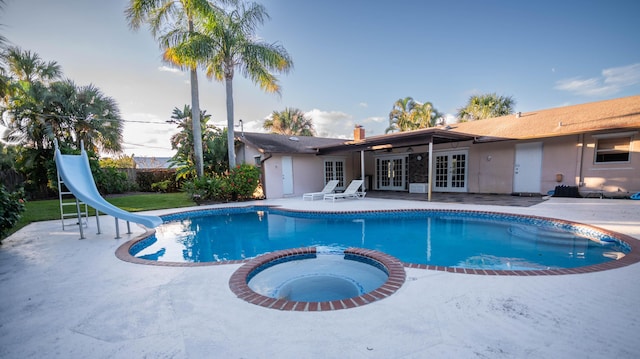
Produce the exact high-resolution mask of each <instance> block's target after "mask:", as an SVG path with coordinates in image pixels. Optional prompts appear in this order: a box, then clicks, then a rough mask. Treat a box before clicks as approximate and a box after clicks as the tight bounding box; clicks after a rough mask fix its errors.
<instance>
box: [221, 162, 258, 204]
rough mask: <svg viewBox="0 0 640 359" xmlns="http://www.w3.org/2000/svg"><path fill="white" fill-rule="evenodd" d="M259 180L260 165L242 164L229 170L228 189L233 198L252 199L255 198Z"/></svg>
mask: <svg viewBox="0 0 640 359" xmlns="http://www.w3.org/2000/svg"><path fill="white" fill-rule="evenodd" d="M259 181H260V169H259V168H258V167H256V166H252V165H248V164H241V165H238V166H236V168H234V169H232V170H231V171H230V172H229V175H228V176H227V184H228V188H227V190H228V192H229V193H230V194H231V197H232V198H233V199H238V200H243V199H250V198H253V193H254V192H255V191H256V188H257V187H258V183H259Z"/></svg>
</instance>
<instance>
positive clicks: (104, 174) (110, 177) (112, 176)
mask: <svg viewBox="0 0 640 359" xmlns="http://www.w3.org/2000/svg"><path fill="white" fill-rule="evenodd" d="M95 181H96V186H97V187H98V190H99V191H100V193H102V194H103V195H104V194H112V193H124V192H127V191H130V190H131V183H130V182H129V178H127V174H126V173H124V172H120V171H118V170H117V169H115V168H113V167H106V168H100V169H98V170H97V171H96V174H95Z"/></svg>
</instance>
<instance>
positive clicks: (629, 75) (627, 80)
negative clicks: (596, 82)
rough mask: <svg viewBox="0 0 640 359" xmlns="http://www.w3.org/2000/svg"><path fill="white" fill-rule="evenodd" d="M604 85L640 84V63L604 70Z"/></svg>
mask: <svg viewBox="0 0 640 359" xmlns="http://www.w3.org/2000/svg"><path fill="white" fill-rule="evenodd" d="M602 76H603V77H604V83H605V84H609V85H612V86H620V87H623V86H632V85H635V84H638V83H640V63H638V64H633V65H629V66H622V67H612V68H610V69H604V70H602Z"/></svg>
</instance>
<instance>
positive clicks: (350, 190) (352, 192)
mask: <svg viewBox="0 0 640 359" xmlns="http://www.w3.org/2000/svg"><path fill="white" fill-rule="evenodd" d="M363 182H364V181H363V180H353V181H351V183H349V187H347V189H345V190H344V192H342V193H327V194H325V195H324V200H325V201H326V200H328V199H330V200H332V201H333V202H335V201H336V199H338V198H357V199H362V198H364V196H365V195H366V194H367V193H366V192H364V191H362V192H358V190H359V189H360V186H362V183H363Z"/></svg>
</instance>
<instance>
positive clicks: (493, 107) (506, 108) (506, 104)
mask: <svg viewBox="0 0 640 359" xmlns="http://www.w3.org/2000/svg"><path fill="white" fill-rule="evenodd" d="M515 105H516V101H515V100H514V99H513V98H512V97H511V96H498V95H497V94H495V93H490V94H483V95H474V96H471V97H469V102H467V105H466V106H465V107H462V108H459V109H458V114H457V115H458V118H459V119H461V120H462V121H473V120H482V119H485V118H491V117H499V116H505V115H509V114H512V113H513V111H514V110H513V107H514V106H515Z"/></svg>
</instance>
